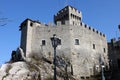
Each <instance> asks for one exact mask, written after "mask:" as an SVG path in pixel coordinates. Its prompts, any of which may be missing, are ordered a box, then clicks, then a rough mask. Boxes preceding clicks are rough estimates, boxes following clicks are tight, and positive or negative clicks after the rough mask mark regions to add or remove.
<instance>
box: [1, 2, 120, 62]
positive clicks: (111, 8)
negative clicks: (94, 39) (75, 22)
mask: <svg viewBox="0 0 120 80" xmlns="http://www.w3.org/2000/svg"><path fill="white" fill-rule="evenodd" d="M119 4H120V0H0V19H1V18H7V19H6V20H5V21H3V22H0V64H3V63H4V62H6V61H8V60H9V59H10V56H11V52H12V50H16V48H17V47H19V45H20V31H19V25H20V23H21V22H22V21H23V20H25V19H26V18H30V19H33V20H39V21H40V22H43V23H49V22H53V15H54V14H56V13H57V11H58V10H60V9H62V8H63V7H65V6H66V5H72V6H73V7H75V8H77V9H78V10H79V11H81V12H82V14H83V20H82V21H83V22H84V23H86V24H88V25H89V26H91V27H93V28H95V29H97V30H99V31H101V32H103V33H105V34H106V36H107V40H108V41H110V39H111V38H113V37H119V35H120V32H119V30H118V28H117V26H118V25H119V24H120V5H119ZM2 25H4V26H2Z"/></svg>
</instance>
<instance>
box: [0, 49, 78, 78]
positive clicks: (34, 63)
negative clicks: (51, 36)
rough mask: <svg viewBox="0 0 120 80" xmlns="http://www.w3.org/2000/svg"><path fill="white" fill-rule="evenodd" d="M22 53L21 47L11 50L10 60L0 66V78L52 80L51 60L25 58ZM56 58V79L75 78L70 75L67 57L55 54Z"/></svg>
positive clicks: (69, 64) (52, 68) (52, 66)
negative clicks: (14, 50)
mask: <svg viewBox="0 0 120 80" xmlns="http://www.w3.org/2000/svg"><path fill="white" fill-rule="evenodd" d="M23 54H24V53H23V51H22V49H21V48H18V50H17V51H16V52H12V56H11V59H10V61H9V62H7V63H5V64H3V65H2V66H1V68H0V80H53V73H54V65H53V61H51V60H49V58H46V57H41V58H39V56H35V57H34V56H33V57H31V58H26V57H24V55H23ZM19 56H21V57H19ZM56 60H57V61H56V65H57V74H56V75H57V79H58V80H77V79H75V78H74V77H73V75H72V71H71V63H70V61H69V60H68V59H66V58H65V57H62V58H61V57H58V56H57V59H56Z"/></svg>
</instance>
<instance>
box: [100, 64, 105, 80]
mask: <svg viewBox="0 0 120 80" xmlns="http://www.w3.org/2000/svg"><path fill="white" fill-rule="evenodd" d="M104 67H105V66H104V65H103V64H101V77H102V80H105V76H104Z"/></svg>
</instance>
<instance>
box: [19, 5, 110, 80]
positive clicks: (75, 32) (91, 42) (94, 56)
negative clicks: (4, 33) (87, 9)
mask: <svg viewBox="0 0 120 80" xmlns="http://www.w3.org/2000/svg"><path fill="white" fill-rule="evenodd" d="M54 23H55V25H51V24H43V23H41V22H39V21H34V20H31V19H26V20H25V21H23V22H22V23H21V25H20V31H21V44H20V47H21V48H22V49H23V52H24V53H25V54H24V55H25V57H32V56H33V55H36V56H39V55H40V56H44V57H46V58H48V59H50V60H53V53H54V51H53V47H52V44H51V40H50V38H51V37H52V36H53V34H56V35H57V37H58V38H59V39H60V42H59V45H58V47H57V56H60V57H62V56H65V57H66V58H67V59H68V60H69V61H70V63H71V65H70V68H69V71H71V72H72V75H73V76H75V77H77V78H78V79H79V78H80V77H82V76H84V77H89V76H92V75H95V73H96V72H100V70H101V64H104V65H105V66H106V67H108V66H109V64H108V51H107V50H108V47H107V40H106V36H105V34H103V33H101V32H99V31H98V30H96V29H94V28H92V27H90V26H88V25H86V24H85V23H83V22H82V13H81V12H79V11H78V10H77V9H76V8H74V7H72V6H69V5H68V6H66V7H65V8H63V9H61V10H60V11H58V13H57V14H55V15H54ZM61 64H62V63H61Z"/></svg>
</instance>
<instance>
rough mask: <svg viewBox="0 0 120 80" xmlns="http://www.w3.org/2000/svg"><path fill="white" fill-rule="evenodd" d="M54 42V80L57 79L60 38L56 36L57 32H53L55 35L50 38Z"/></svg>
mask: <svg viewBox="0 0 120 80" xmlns="http://www.w3.org/2000/svg"><path fill="white" fill-rule="evenodd" d="M50 39H51V42H52V47H53V48H54V62H53V64H54V80H56V47H57V46H58V45H59V41H60V39H59V38H57V37H56V34H53V37H51V38H50Z"/></svg>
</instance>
